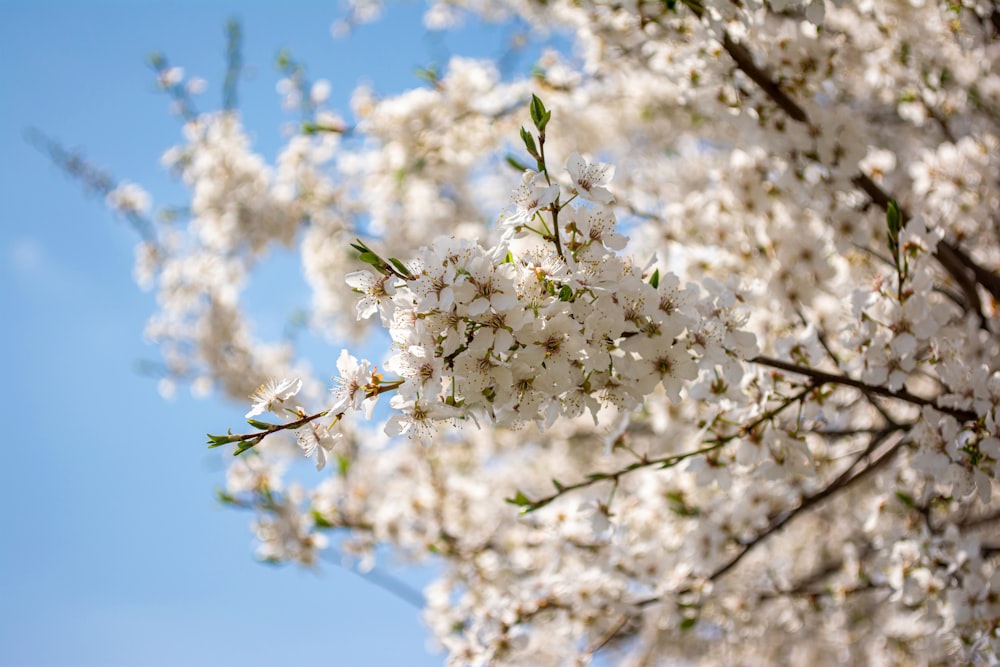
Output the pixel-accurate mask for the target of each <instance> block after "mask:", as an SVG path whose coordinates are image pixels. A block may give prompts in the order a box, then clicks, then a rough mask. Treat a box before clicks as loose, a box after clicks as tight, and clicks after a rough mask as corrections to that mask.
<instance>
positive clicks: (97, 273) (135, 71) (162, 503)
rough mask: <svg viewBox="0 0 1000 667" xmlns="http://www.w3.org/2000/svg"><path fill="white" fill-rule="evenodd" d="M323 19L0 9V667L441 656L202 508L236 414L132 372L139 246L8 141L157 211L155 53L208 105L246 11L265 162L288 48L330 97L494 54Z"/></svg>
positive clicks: (174, 6)
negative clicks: (88, 169)
mask: <svg viewBox="0 0 1000 667" xmlns="http://www.w3.org/2000/svg"><path fill="white" fill-rule="evenodd" d="M336 12H337V2H333V1H331V2H322V3H321V2H287V3H282V4H281V5H280V6H279V4H278V3H276V2H273V3H265V2H232V1H230V2H196V1H194V0H190V1H182V2H170V3H166V2H159V3H152V2H126V1H124V0H119V1H116V2H110V1H105V2H61V3H60V2H47V1H44V0H34V1H30V2H29V1H27V0H25V1H21V2H12V1H4V0H0V201H2V203H3V207H2V209H0V252H2V262H0V276H2V283H0V284H2V287H0V306H2V309H3V312H4V313H5V315H4V316H3V318H2V319H3V323H2V324H0V360H2V378H3V384H2V390H0V391H2V399H3V400H2V405H3V412H4V415H3V421H4V428H3V432H4V438H3V445H2V447H3V450H4V457H3V465H2V466H0V506H2V508H3V522H2V529H0V531H2V532H0V667H8V666H25V667H27V666H32V667H34V666H43V665H45V666H50V665H51V666H72V667H84V666H88V665H94V666H98V665H99V666H101V667H114V666H117V665H121V666H126V665H127V666H129V667H153V666H158V665H163V666H178V665H181V666H197V665H205V666H209V665H210V666H212V667H225V666H227V665H234V666H236V665H239V666H247V667H251V666H261V667H263V666H272V665H273V666H279V665H280V666H287V665H296V666H298V667H305V666H308V665H328V666H329V665H343V666H351V667H355V666H357V667H364V666H377V665H408V666H418V667H419V665H440V664H441V663H442V662H443V658H442V656H440V655H437V656H434V655H431V654H429V653H428V652H427V650H426V649H425V643H426V635H425V631H424V629H423V627H422V626H421V624H420V620H419V614H418V612H417V610H416V609H414V608H413V607H410V606H408V605H407V604H405V603H404V602H401V601H400V600H398V599H396V598H394V597H393V596H391V595H389V594H388V593H386V592H384V591H382V590H380V589H379V588H377V587H375V586H374V585H372V584H371V583H369V582H366V581H364V580H363V579H361V578H359V577H357V576H356V575H354V574H352V573H350V572H346V571H343V570H340V569H338V568H336V567H333V566H326V567H324V570H323V572H322V573H321V574H319V575H317V574H314V573H310V572H306V571H303V570H300V569H297V568H295V567H282V568H273V567H268V566H264V565H261V564H258V563H257V562H256V561H255V560H254V558H253V551H252V537H251V534H250V532H249V527H248V522H249V518H250V517H249V516H248V515H246V514H241V513H239V512H235V511H232V510H227V509H223V508H221V507H219V506H218V505H217V504H216V502H215V501H214V499H213V490H214V489H215V488H217V487H220V486H221V485H222V484H223V481H224V480H223V467H222V463H221V459H220V457H219V456H218V455H217V454H215V453H210V452H209V451H208V450H206V449H205V448H204V446H203V443H204V434H205V432H206V431H209V430H212V429H215V430H222V429H224V428H225V427H227V426H230V425H238V424H239V423H240V416H241V415H242V413H243V412H244V411H245V410H246V407H245V406H234V405H229V404H225V403H222V402H220V401H218V400H205V401H197V400H194V399H192V398H190V397H189V396H188V395H187V393H186V392H184V391H182V392H180V393H179V395H178V398H177V399H175V400H174V401H172V402H164V401H163V400H161V399H160V398H159V396H158V395H157V392H156V380H155V379H154V378H150V377H147V376H144V375H142V374H141V373H140V372H139V371H138V370H137V366H138V364H139V362H140V361H142V360H156V359H157V358H158V353H157V350H156V349H155V348H152V347H150V346H148V345H146V344H145V343H144V342H143V339H142V328H143V325H144V322H145V320H146V318H147V317H148V316H149V315H150V314H151V313H152V312H153V309H154V304H153V298H152V296H151V295H149V294H146V293H143V292H141V291H139V289H138V288H137V287H136V286H135V285H134V284H133V283H132V280H131V271H132V253H133V245H134V242H135V240H136V237H135V235H134V234H133V232H132V230H131V229H130V228H129V227H128V226H127V225H126V224H124V223H123V222H121V221H119V220H116V219H115V218H114V217H113V216H111V215H110V214H109V213H108V212H107V211H106V210H105V209H104V207H103V204H102V202H100V201H98V200H96V199H93V198H87V197H85V196H84V195H83V194H82V191H81V188H80V186H79V184H78V183H76V182H74V181H73V180H71V179H69V178H68V177H66V176H65V175H64V174H62V173H61V172H60V171H59V170H58V169H57V168H56V167H54V166H53V165H52V164H51V163H50V162H49V161H48V159H47V158H46V157H45V156H44V155H42V154H41V153H39V152H38V151H37V150H35V149H34V148H32V147H31V146H29V145H28V143H27V142H26V141H25V140H24V137H23V132H24V130H25V129H26V128H27V127H29V126H34V127H38V128H40V129H42V130H44V131H45V132H46V133H48V134H49V135H51V136H52V137H54V138H57V139H58V140H60V141H62V142H63V143H64V144H65V145H67V146H71V147H78V148H82V149H83V150H84V152H85V154H86V155H87V156H88V157H89V158H90V160H91V161H92V162H94V163H96V164H98V165H101V166H103V167H106V168H107V169H108V170H110V171H111V172H113V173H114V174H115V175H116V176H118V177H119V178H126V179H129V180H132V181H135V182H139V183H142V184H144V185H145V186H146V187H147V189H149V190H150V191H151V192H152V193H153V194H154V199H155V201H156V202H157V203H159V204H183V203H184V199H183V191H182V190H181V189H179V187H178V186H177V185H176V184H174V183H172V182H171V181H170V179H169V177H168V176H167V174H165V173H164V172H163V171H162V170H161V168H160V167H159V163H158V160H159V156H160V154H161V153H162V152H163V150H164V149H166V148H167V147H169V146H170V145H172V144H173V143H175V142H176V141H177V140H178V139H179V136H180V134H179V126H178V123H177V121H176V120H175V119H174V118H172V117H171V116H170V115H169V114H168V112H167V104H168V101H167V99H166V98H165V97H164V96H163V95H161V94H158V93H157V92H155V86H154V83H153V76H152V74H151V70H150V69H149V68H148V66H147V65H146V64H145V61H146V57H147V56H148V54H149V53H150V52H152V51H154V50H158V51H162V52H165V53H166V54H167V55H168V56H169V58H170V61H171V63H172V64H176V65H181V66H183V67H185V70H186V71H187V72H188V73H189V74H193V75H200V76H203V77H205V78H206V79H208V80H209V83H210V87H209V90H208V92H207V94H206V95H204V96H203V97H202V99H203V100H205V106H206V107H214V106H216V105H217V100H218V99H219V84H220V81H221V78H222V77H221V74H222V72H223V71H224V59H223V53H224V48H225V39H224V26H225V23H226V21H227V20H228V19H229V18H230V17H238V18H240V19H241V21H242V24H243V29H244V39H245V49H244V58H245V62H246V63H247V65H248V72H249V73H251V74H252V76H248V77H247V78H246V79H245V80H244V81H243V83H242V86H241V99H242V103H241V107H242V108H243V109H244V117H245V119H246V123H247V125H248V126H249V127H250V128H251V129H252V131H253V133H254V135H255V137H256V139H257V147H258V150H259V151H261V152H262V153H263V154H264V155H266V156H268V157H269V158H270V157H273V155H274V154H275V151H276V149H277V148H278V146H279V142H280V135H279V125H280V123H281V122H283V121H284V120H286V119H287V116H286V115H285V114H284V113H283V112H282V111H281V109H280V104H279V101H278V99H277V96H276V94H275V92H274V85H275V82H276V81H277V78H278V76H277V74H276V72H275V70H274V67H273V62H274V56H275V54H276V53H277V51H278V50H279V48H281V47H283V46H291V47H292V48H293V52H294V55H295V57H296V58H297V59H298V60H300V61H301V62H304V63H306V64H307V65H308V66H309V71H310V74H311V75H313V76H317V77H318V76H325V77H326V78H329V79H330V80H331V81H332V83H333V91H334V96H333V99H334V102H335V106H339V107H340V108H342V109H343V108H346V99H347V96H348V95H349V93H350V90H351V89H352V88H353V87H354V85H355V84H356V83H357V82H358V81H360V80H362V79H365V80H369V81H372V82H374V84H375V87H376V89H377V90H379V91H380V92H387V93H388V92H393V91H399V90H402V89H404V88H407V87H412V86H415V85H419V81H418V80H417V79H416V77H415V76H414V75H413V70H414V67H416V66H418V65H427V64H429V63H430V62H431V61H439V62H440V61H442V60H444V59H445V57H446V55H447V53H448V52H449V51H451V52H458V53H464V54H473V55H495V54H497V53H499V52H500V51H501V49H502V47H503V43H504V35H505V33H504V32H503V31H501V30H498V29H488V30H487V29H481V28H477V29H475V30H471V31H467V32H466V33H465V34H464V35H461V36H459V37H457V38H449V39H448V40H446V41H441V39H440V38H438V37H433V36H428V35H426V34H425V33H424V31H423V29H422V28H420V27H419V26H420V23H419V14H420V10H419V7H418V6H417V4H416V3H413V2H406V3H401V6H399V7H396V8H395V11H394V12H390V14H389V16H388V18H387V19H386V20H384V21H383V22H382V23H380V24H376V25H374V26H369V27H363V28H361V30H360V31H359V32H358V33H357V34H356V35H355V36H354V37H351V38H349V39H347V40H344V41H334V40H333V39H332V38H331V36H330V30H329V28H330V24H331V22H332V20H333V19H334V18H335V15H336ZM390 49H391V51H390ZM529 65H530V63H528V62H522V63H521V64H520V66H521V67H522V68H527V67H529ZM305 301H306V297H305V295H303V297H302V300H301V302H302V303H305ZM277 307H278V308H279V309H280V308H281V307H282V306H281V304H279V306H277ZM291 310H292V307H291V305H289V307H288V310H287V312H291ZM335 352H336V351H332V352H331V354H333V355H334V356H335ZM421 576H422V575H420V574H419V573H418V574H417V575H416V577H417V580H419V578H420V577H421Z"/></svg>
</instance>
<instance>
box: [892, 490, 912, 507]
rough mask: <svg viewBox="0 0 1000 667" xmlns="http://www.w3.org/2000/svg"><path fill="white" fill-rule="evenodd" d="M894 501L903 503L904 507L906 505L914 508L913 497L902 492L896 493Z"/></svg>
mask: <svg viewBox="0 0 1000 667" xmlns="http://www.w3.org/2000/svg"><path fill="white" fill-rule="evenodd" d="M896 500H898V501H899V502H901V503H903V504H904V505H906V506H907V507H909V508H911V509H912V508H913V507H914V506H915V503H914V502H913V496H910V495H909V494H907V493H904V492H902V491H896Z"/></svg>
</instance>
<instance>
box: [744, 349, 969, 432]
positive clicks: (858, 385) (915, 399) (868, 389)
mask: <svg viewBox="0 0 1000 667" xmlns="http://www.w3.org/2000/svg"><path fill="white" fill-rule="evenodd" d="M749 361H750V363H754V364H760V365H761V366H769V367H771V368H777V369H779V370H783V371H788V372H789V373H797V374H799V375H805V376H806V377H808V378H811V379H812V380H813V381H814V382H817V383H819V384H839V385H845V386H848V387H854V388H855V389H859V390H861V391H862V392H864V393H866V394H869V395H871V394H874V395H876V396H884V397H886V398H895V399H897V400H900V401H905V402H907V403H912V404H913V405H919V406H921V407H922V406H925V405H929V406H930V407H932V408H934V409H935V410H938V411H940V412H944V413H946V414H949V415H951V416H953V417H955V418H956V419H959V420H961V421H975V420H976V419H978V417H977V415H976V413H974V412H972V411H971V410H959V409H958V408H950V407H943V406H940V405H938V404H937V403H936V402H935V401H933V400H931V399H929V398H923V397H921V396H916V395H914V394H911V393H910V392H908V391H906V390H905V389H900V390H897V391H893V390H891V389H887V388H885V387H882V386H879V385H873V384H867V383H864V382H861V381H860V380H855V379H854V378H850V377H847V376H846V375H835V374H833V373H827V372H824V371H820V370H816V369H815V368H809V367H808V366H800V365H798V364H792V363H789V362H787V361H781V360H780V359H771V358H770V357H763V356H761V357H754V358H753V359H750V360H749Z"/></svg>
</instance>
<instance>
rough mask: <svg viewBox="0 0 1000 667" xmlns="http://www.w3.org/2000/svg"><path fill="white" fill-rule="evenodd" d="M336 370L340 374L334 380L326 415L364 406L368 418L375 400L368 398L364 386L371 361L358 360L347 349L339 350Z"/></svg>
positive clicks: (370, 367)
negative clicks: (334, 383)
mask: <svg viewBox="0 0 1000 667" xmlns="http://www.w3.org/2000/svg"><path fill="white" fill-rule="evenodd" d="M337 371H338V372H339V373H340V375H339V376H338V377H337V378H336V380H335V381H336V383H337V386H336V387H334V388H333V389H332V390H331V391H333V395H334V401H333V404H332V405H331V406H330V407H329V409H328V411H329V415H328V416H329V417H330V418H331V419H332V418H334V417H336V416H337V415H339V414H341V413H343V412H344V411H345V410H346V409H347V408H349V407H350V408H353V409H355V410H360V409H361V408H362V407H364V408H365V417H366V418H370V417H371V411H372V410H373V409H374V407H375V401H376V400H377V397H372V398H369V397H368V395H367V393H366V392H365V386H366V385H368V383H369V382H370V379H371V374H372V365H371V363H370V362H369V361H367V360H362V361H358V360H357V358H355V357H354V356H353V355H352V354H351V353H349V352H348V351H347V350H341V351H340V357H338V358H337Z"/></svg>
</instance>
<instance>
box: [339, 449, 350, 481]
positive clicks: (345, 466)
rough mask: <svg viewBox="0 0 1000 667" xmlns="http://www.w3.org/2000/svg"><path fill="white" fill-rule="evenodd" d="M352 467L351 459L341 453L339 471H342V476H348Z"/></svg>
mask: <svg viewBox="0 0 1000 667" xmlns="http://www.w3.org/2000/svg"><path fill="white" fill-rule="evenodd" d="M350 469H351V460H350V459H349V458H347V457H346V456H344V455H343V454H340V455H338V456H337V472H339V473H340V476H341V477H346V476H347V471H348V470H350Z"/></svg>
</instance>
